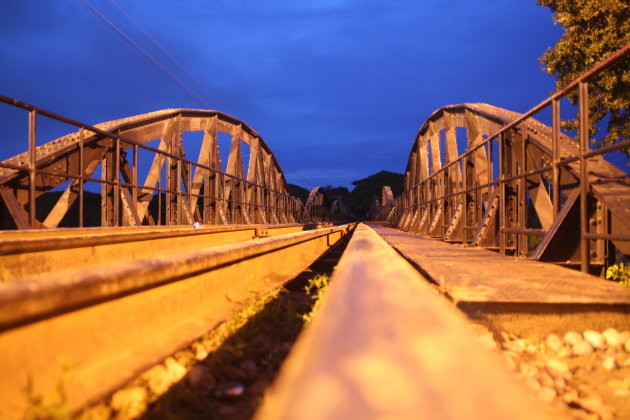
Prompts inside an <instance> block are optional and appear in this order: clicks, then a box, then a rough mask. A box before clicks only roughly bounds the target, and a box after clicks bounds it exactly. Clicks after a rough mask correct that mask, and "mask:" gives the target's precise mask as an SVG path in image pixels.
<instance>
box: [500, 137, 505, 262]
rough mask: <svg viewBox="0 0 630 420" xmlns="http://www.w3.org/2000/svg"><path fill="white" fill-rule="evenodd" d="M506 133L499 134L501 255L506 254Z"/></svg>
mask: <svg viewBox="0 0 630 420" xmlns="http://www.w3.org/2000/svg"><path fill="white" fill-rule="evenodd" d="M504 141H505V134H503V133H501V134H500V135H499V247H500V249H501V255H505V245H506V243H505V242H506V232H505V227H506V223H505V222H506V220H505V217H506V214H505V168H504V165H505V160H504V156H503V154H504V144H503V143H504Z"/></svg>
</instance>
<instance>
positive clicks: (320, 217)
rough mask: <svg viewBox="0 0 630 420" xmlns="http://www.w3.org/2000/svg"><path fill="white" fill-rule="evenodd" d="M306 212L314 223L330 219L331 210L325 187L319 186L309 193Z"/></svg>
mask: <svg viewBox="0 0 630 420" xmlns="http://www.w3.org/2000/svg"><path fill="white" fill-rule="evenodd" d="M306 211H307V212H308V214H309V216H310V217H311V218H312V219H313V220H314V221H317V222H321V221H325V220H328V219H330V209H329V208H328V202H327V199H326V193H325V191H324V188H323V187H321V186H317V187H315V188H313V189H312V190H311V191H310V192H309V194H308V199H307V200H306Z"/></svg>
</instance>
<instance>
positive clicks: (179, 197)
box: [175, 157, 183, 225]
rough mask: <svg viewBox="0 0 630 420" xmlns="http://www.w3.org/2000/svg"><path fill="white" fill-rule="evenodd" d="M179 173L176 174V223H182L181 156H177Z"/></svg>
mask: <svg viewBox="0 0 630 420" xmlns="http://www.w3.org/2000/svg"><path fill="white" fill-rule="evenodd" d="M176 171H177V173H176V174H175V182H177V186H176V187H175V194H177V195H176V202H175V203H176V208H175V224H177V225H181V224H182V206H183V200H182V159H181V158H180V157H178V158H177V167H176Z"/></svg>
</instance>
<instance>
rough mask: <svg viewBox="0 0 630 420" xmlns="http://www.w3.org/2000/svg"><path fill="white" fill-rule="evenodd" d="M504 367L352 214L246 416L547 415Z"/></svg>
mask: <svg viewBox="0 0 630 420" xmlns="http://www.w3.org/2000/svg"><path fill="white" fill-rule="evenodd" d="M504 369H505V368H504V367H503V366H502V365H500V364H499V361H498V360H497V359H494V358H493V357H492V356H491V354H490V353H488V352H487V350H486V349H484V348H482V347H481V345H480V344H479V343H478V342H477V341H476V340H475V339H474V337H473V336H472V333H471V332H470V330H469V329H468V328H467V325H466V321H465V319H464V317H463V316H462V315H461V314H459V313H457V311H456V310H455V309H454V308H453V307H452V306H450V305H449V304H448V303H447V301H446V299H444V298H442V297H440V296H438V295H437V294H436V293H435V292H434V291H433V290H432V289H431V287H430V286H428V284H427V283H426V280H425V279H423V278H422V277H421V276H420V275H419V274H418V272H417V271H416V270H414V269H413V267H412V266H411V265H409V264H408V263H407V262H406V261H405V260H404V259H403V258H401V257H400V256H399V255H398V254H397V253H396V252H395V251H394V250H393V249H392V248H391V247H389V246H388V245H387V244H386V243H385V242H384V241H383V240H382V239H381V238H379V236H378V235H377V234H376V233H375V232H374V231H373V230H372V229H371V228H369V227H367V226H366V225H363V224H361V225H359V226H358V227H357V229H356V231H355V233H354V234H353V236H352V238H351V240H350V243H349V244H348V247H347V249H346V251H345V252H344V254H343V256H342V258H341V261H340V262H339V263H338V265H337V267H336V268H335V271H334V273H333V276H332V278H331V283H330V286H329V289H328V291H327V293H326V295H325V297H324V301H323V303H322V305H321V306H320V308H319V310H318V312H317V314H316V316H315V318H314V320H313V321H312V323H311V324H310V325H308V326H307V327H306V329H305V330H304V331H303V333H302V335H301V336H300V337H299V338H298V342H297V343H296V345H295V346H294V348H293V351H292V352H291V354H290V355H289V358H288V359H287V361H286V362H285V364H284V365H283V367H282V370H281V372H280V376H279V378H278V379H277V381H276V383H275V384H274V386H273V388H272V390H271V393H270V394H269V395H267V396H266V398H265V400H264V403H263V406H262V408H261V409H260V410H259V412H258V413H257V415H256V419H258V420H261V419H265V420H270V419H304V420H316V419H317V420H320V419H370V418H387V419H419V418H435V419H466V418H471V419H481V418H484V419H506V418H510V419H532V418H536V419H543V418H550V417H548V416H547V413H546V412H543V411H542V409H541V407H540V406H539V405H538V404H537V403H536V401H533V400H531V399H530V398H529V397H528V396H527V395H525V393H524V391H523V390H522V389H521V388H519V387H518V385H517V384H516V383H514V382H513V380H512V378H510V377H509V376H508V374H507V371H505V370H504Z"/></svg>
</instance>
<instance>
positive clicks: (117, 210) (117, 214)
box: [113, 137, 120, 226]
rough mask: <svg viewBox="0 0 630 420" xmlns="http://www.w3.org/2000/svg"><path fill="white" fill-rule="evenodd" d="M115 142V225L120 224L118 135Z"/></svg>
mask: <svg viewBox="0 0 630 420" xmlns="http://www.w3.org/2000/svg"><path fill="white" fill-rule="evenodd" d="M114 143H115V148H116V150H115V156H114V162H115V163H114V182H115V184H114V200H113V201H114V226H120V139H118V137H116V139H115V140H114Z"/></svg>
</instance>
